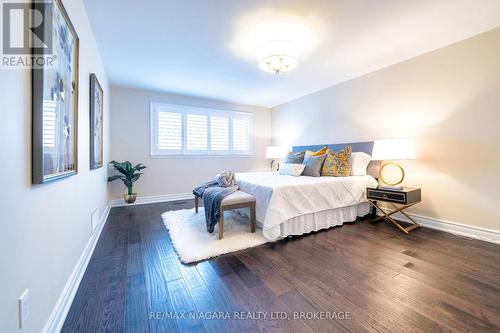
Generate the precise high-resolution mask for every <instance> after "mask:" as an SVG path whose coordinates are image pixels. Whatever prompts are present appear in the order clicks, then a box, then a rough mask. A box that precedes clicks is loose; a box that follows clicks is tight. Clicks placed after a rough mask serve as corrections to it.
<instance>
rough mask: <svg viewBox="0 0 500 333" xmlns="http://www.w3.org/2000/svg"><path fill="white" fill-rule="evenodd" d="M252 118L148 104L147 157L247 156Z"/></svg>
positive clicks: (198, 109) (183, 106)
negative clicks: (149, 153)
mask: <svg viewBox="0 0 500 333" xmlns="http://www.w3.org/2000/svg"><path fill="white" fill-rule="evenodd" d="M251 137H252V114H250V113H243V112H233V111H225V110H215V109H208V108H200V107H193V106H187V105H173V104H163V103H151V155H153V156H162V155H250V154H252V144H251V143H252V140H251Z"/></svg>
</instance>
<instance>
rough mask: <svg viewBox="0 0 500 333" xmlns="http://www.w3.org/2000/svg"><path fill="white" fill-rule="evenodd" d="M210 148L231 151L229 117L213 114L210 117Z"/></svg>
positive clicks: (216, 150)
mask: <svg viewBox="0 0 500 333" xmlns="http://www.w3.org/2000/svg"><path fill="white" fill-rule="evenodd" d="M210 150H211V151H212V152H219V153H221V152H228V151H229V117H228V116H224V115H220V116H219V115H213V116H211V117H210Z"/></svg>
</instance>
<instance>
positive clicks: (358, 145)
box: [292, 141, 373, 155]
mask: <svg viewBox="0 0 500 333" xmlns="http://www.w3.org/2000/svg"><path fill="white" fill-rule="evenodd" d="M324 146H327V147H328V148H330V149H331V150H333V151H339V150H341V149H344V148H345V147H347V146H351V147H352V151H353V152H363V153H367V154H368V155H371V154H372V151H373V141H367V142H353V143H335V144H325V145H310V146H294V147H292V151H293V152H296V151H306V150H312V151H316V150H320V149H321V148H323V147H324Z"/></svg>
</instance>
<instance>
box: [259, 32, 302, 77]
mask: <svg viewBox="0 0 500 333" xmlns="http://www.w3.org/2000/svg"><path fill="white" fill-rule="evenodd" d="M297 63H298V57H297V50H296V47H295V45H294V44H293V43H292V42H289V41H283V40H276V41H271V42H267V43H265V44H263V45H262V46H261V48H260V52H259V67H260V69H262V70H263V71H264V72H269V73H274V74H281V73H286V72H288V71H289V70H291V69H293V68H294V67H296V66H297Z"/></svg>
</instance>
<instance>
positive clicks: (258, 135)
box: [111, 86, 271, 199]
mask: <svg viewBox="0 0 500 333" xmlns="http://www.w3.org/2000/svg"><path fill="white" fill-rule="evenodd" d="M152 101H153V102H165V103H174V104H186V105H194V106H203V107H213V108H220V109H225V110H235V111H245V112H252V113H253V135H254V139H253V143H252V146H253V150H254V153H255V154H254V156H251V157H241V156H240V157H216V156H212V157H192V156H189V157H183V156H176V157H165V158H152V157H151V156H150V133H149V128H150V115H149V113H150V102H152ZM111 105H112V109H111V123H112V127H111V159H115V160H117V161H120V162H121V161H125V160H130V161H131V162H132V163H134V164H135V163H139V162H140V163H144V164H145V165H146V166H147V167H148V168H147V169H146V170H144V172H145V174H144V175H143V176H142V177H141V179H139V181H138V182H137V183H136V184H135V185H134V190H135V192H137V193H138V195H139V196H142V197H144V196H155V195H167V194H183V193H190V192H191V190H192V189H193V187H194V186H195V185H196V184H198V183H200V182H203V181H206V180H207V179H208V178H209V177H213V176H214V175H215V174H217V173H219V172H221V171H224V170H233V171H236V172H238V171H240V172H243V171H252V170H263V169H269V161H268V160H266V159H265V158H264V156H265V151H266V147H267V146H268V145H270V143H271V112H270V110H269V109H265V108H259V107H254V106H245V105H237V104H231V103H226V102H221V101H215V100H210V99H204V98H198V97H191V96H182V95H175V94H168V93H161V92H153V91H146V90H139V89H133V88H126V87H120V86H112V87H111ZM123 193H126V189H125V187H124V185H123V184H122V183H120V182H119V181H117V182H115V183H113V184H111V196H112V198H113V199H118V198H121V197H122V194H123Z"/></svg>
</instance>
